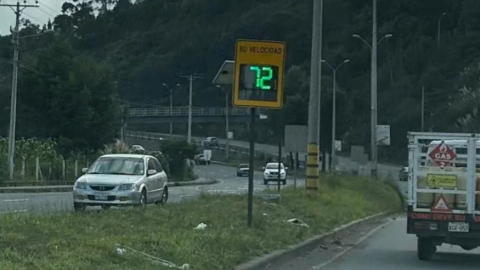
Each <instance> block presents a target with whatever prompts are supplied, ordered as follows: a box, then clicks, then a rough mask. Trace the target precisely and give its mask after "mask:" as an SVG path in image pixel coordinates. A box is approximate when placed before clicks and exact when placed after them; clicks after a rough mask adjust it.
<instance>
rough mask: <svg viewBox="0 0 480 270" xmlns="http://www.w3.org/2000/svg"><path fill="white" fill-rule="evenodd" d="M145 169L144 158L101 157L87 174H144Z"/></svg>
mask: <svg viewBox="0 0 480 270" xmlns="http://www.w3.org/2000/svg"><path fill="white" fill-rule="evenodd" d="M144 171H145V168H144V164H143V159H142V158H132V157H101V158H99V159H98V160H97V161H96V162H95V163H94V164H93V165H92V167H91V168H90V170H88V172H87V174H119V175H143V173H144Z"/></svg>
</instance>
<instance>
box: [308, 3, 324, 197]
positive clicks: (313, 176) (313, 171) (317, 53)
mask: <svg viewBox="0 0 480 270" xmlns="http://www.w3.org/2000/svg"><path fill="white" fill-rule="evenodd" d="M322 15H323V0H314V1H313V23H312V24H313V25H312V53H311V63H310V65H311V66H310V102H309V105H308V147H307V152H308V158H307V166H306V167H307V170H306V185H305V188H306V190H307V193H313V192H315V191H317V190H318V181H319V177H320V172H319V147H318V144H319V141H320V117H319V116H320V101H321V99H320V95H321V93H320V91H321V76H320V74H321V65H320V61H321V59H322Z"/></svg>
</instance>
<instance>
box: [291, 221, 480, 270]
mask: <svg viewBox="0 0 480 270" xmlns="http://www.w3.org/2000/svg"><path fill="white" fill-rule="evenodd" d="M406 228H407V220H406V218H400V219H397V220H393V221H391V222H390V223H389V224H387V225H386V226H385V227H384V228H382V229H380V230H379V231H377V232H376V233H374V234H373V235H372V236H371V237H370V238H367V239H366V240H365V241H364V242H362V243H360V244H359V245H358V246H356V247H354V248H353V249H352V250H351V251H349V252H348V253H346V254H345V255H344V256H342V257H340V258H338V259H337V260H336V261H334V262H332V263H331V264H329V265H327V266H325V267H323V268H309V269H329V270H352V269H355V270H373V269H379V270H380V269H391V270H417V269H418V270H420V269H422V270H423V269H435V270H443V269H445V270H447V269H448V270H460V269H471V270H473V269H479V268H480V264H479V262H480V250H479V249H475V250H472V251H465V250H463V249H461V248H459V247H457V246H451V245H446V244H444V245H442V246H441V247H440V248H439V249H438V252H437V253H436V255H435V256H434V258H433V260H432V261H428V262H425V261H420V260H418V258H417V251H416V250H417V240H416V236H415V235H407V234H406V232H405V231H406ZM299 270H303V269H299ZM305 270H306V269H305Z"/></svg>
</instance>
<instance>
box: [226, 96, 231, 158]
mask: <svg viewBox="0 0 480 270" xmlns="http://www.w3.org/2000/svg"><path fill="white" fill-rule="evenodd" d="M228 96H229V95H228V91H227V90H226V89H225V132H226V133H225V136H226V138H227V141H226V145H225V153H226V154H225V155H226V158H227V160H228V154H229V152H230V149H229V142H230V139H229V138H228V129H229V128H228Z"/></svg>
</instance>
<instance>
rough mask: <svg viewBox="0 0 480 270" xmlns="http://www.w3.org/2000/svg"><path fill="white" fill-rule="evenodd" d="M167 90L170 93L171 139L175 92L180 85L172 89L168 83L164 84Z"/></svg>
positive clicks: (171, 134) (171, 135)
mask: <svg viewBox="0 0 480 270" xmlns="http://www.w3.org/2000/svg"><path fill="white" fill-rule="evenodd" d="M162 85H163V86H164V87H165V88H167V89H168V91H169V92H170V139H172V137H173V121H172V115H173V90H174V89H175V88H177V87H179V86H180V84H179V83H178V84H176V85H175V86H174V87H172V88H170V87H168V85H167V84H166V83H164V84H162Z"/></svg>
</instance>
